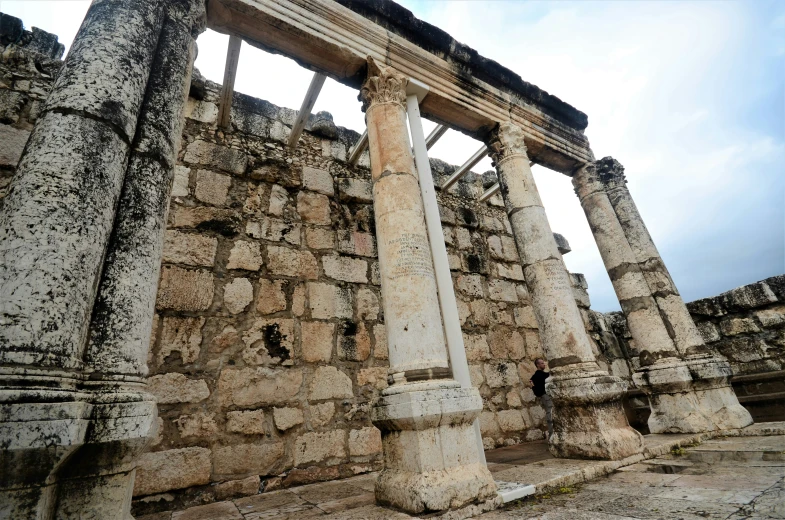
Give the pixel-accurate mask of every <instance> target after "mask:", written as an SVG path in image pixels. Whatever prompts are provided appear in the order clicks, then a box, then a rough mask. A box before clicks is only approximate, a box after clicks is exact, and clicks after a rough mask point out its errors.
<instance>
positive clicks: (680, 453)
mask: <svg viewBox="0 0 785 520" xmlns="http://www.w3.org/2000/svg"><path fill="white" fill-rule="evenodd" d="M686 453H687V450H685V449H684V448H682V447H681V446H674V447H673V448H671V455H673V456H675V457H681V456H683V455H685V454H686Z"/></svg>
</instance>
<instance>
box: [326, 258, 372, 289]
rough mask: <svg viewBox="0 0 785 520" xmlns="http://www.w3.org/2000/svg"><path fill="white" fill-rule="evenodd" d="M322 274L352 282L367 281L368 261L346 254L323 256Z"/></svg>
mask: <svg viewBox="0 0 785 520" xmlns="http://www.w3.org/2000/svg"><path fill="white" fill-rule="evenodd" d="M322 267H324V274H325V275H326V276H328V277H330V278H333V279H335V280H339V281H342V282H352V283H368V263H367V262H366V261H365V260H360V259H359V258H351V257H348V256H339V255H331V256H323V257H322Z"/></svg>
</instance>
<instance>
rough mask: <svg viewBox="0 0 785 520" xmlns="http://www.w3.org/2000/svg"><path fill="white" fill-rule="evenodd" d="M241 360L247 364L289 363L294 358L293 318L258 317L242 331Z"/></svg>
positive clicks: (291, 362)
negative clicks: (243, 346)
mask: <svg viewBox="0 0 785 520" xmlns="http://www.w3.org/2000/svg"><path fill="white" fill-rule="evenodd" d="M242 337H243V343H245V346H246V348H245V350H244V351H243V361H245V362H246V363H247V364H249V365H274V364H282V365H291V364H293V359H294V340H295V336H294V320H292V319H290V318H260V319H257V320H255V321H254V322H253V324H251V326H250V327H249V329H248V330H247V331H246V332H244V333H243V336H242Z"/></svg>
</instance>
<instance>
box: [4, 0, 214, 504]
mask: <svg viewBox="0 0 785 520" xmlns="http://www.w3.org/2000/svg"><path fill="white" fill-rule="evenodd" d="M203 18H204V2H203V0H186V1H177V2H165V1H160V0H157V1H147V0H96V1H94V2H93V4H92V6H91V7H90V10H89V11H88V13H87V16H86V18H85V20H84V22H83V24H82V27H81V28H80V30H79V33H78V34H77V37H76V39H75V41H74V45H73V47H72V49H71V52H70V53H69V55H68V58H67V59H66V62H65V65H64V67H63V70H62V71H61V74H60V76H59V77H58V80H57V82H56V83H55V85H54V87H53V90H52V92H51V93H50V95H49V97H48V98H47V101H46V104H45V107H44V111H43V115H42V116H41V117H40V118H39V120H38V122H37V123H36V126H35V128H34V129H33V132H32V134H31V138H30V141H29V142H28V145H27V147H26V149H25V152H24V154H23V156H22V159H21V161H20V163H19V166H18V169H17V173H16V176H15V177H14V180H13V182H12V189H11V192H10V194H9V196H8V197H7V199H6V203H5V205H4V207H3V212H2V214H0V248H2V249H0V255H1V256H2V258H0V344H2V345H3V349H2V351H0V360H2V363H3V368H0V382H1V384H2V389H0V398H1V399H2V406H3V416H2V418H0V444H2V445H3V447H4V453H3V469H2V471H0V517H4V516H6V515H8V516H9V517H13V518H49V517H57V518H87V517H90V518H125V517H127V516H128V515H129V510H130V499H131V492H132V488H133V475H134V467H135V464H134V458H135V456H136V455H138V454H139V452H140V451H141V450H142V449H143V448H144V446H145V445H146V443H147V441H148V440H149V438H150V437H151V435H152V433H153V429H154V424H155V417H156V408H155V403H154V401H153V399H152V398H151V396H149V395H148V394H146V393H145V392H144V382H143V376H144V373H145V367H144V360H145V357H146V349H147V338H142V337H141V336H143V335H144V333H145V331H146V333H147V334H148V335H149V326H150V322H151V319H152V305H150V302H149V298H144V297H143V295H149V294H152V295H154V294H155V285H156V283H157V275H156V274H155V271H157V263H158V262H160V244H158V242H160V232H161V231H162V230H160V231H156V230H155V229H153V230H151V231H150V232H149V233H148V232H147V231H146V230H150V228H151V227H152V228H156V226H158V225H160V223H161V222H163V220H162V219H163V218H164V214H163V213H161V211H160V210H161V209H162V208H163V210H164V211H165V208H166V205H165V204H163V205H162V204H161V203H160V201H161V200H166V195H164V196H161V195H160V194H158V195H157V196H156V194H155V193H154V192H157V191H159V192H160V191H161V190H163V191H164V192H165V193H166V194H168V190H169V185H170V183H171V169H172V168H173V166H174V161H175V157H176V156H175V154H176V149H177V146H178V145H177V143H178V140H179V133H180V124H181V123H180V118H181V117H182V116H181V112H182V107H183V103H184V95H185V94H184V93H185V92H186V90H185V88H186V84H187V83H186V81H187V78H188V77H189V76H190V67H191V62H192V59H193V56H192V52H191V51H190V49H191V47H192V45H193V36H192V34H191V33H192V30H193V29H197V30H199V28H201V26H202V25H203ZM171 132H175V135H172V134H171ZM129 158H130V161H129ZM121 194H122V195H121ZM134 197H137V198H134ZM146 197H152V198H153V201H152V202H146V203H147V204H148V205H145V204H140V203H139V201H140V198H146ZM129 230H133V231H137V234H136V236H134V235H133V233H128V231H129ZM156 233H158V234H156ZM156 244H157V245H156ZM156 251H157V253H156ZM140 260H144V261H143V262H141V264H142V265H141V267H140V268H141V269H142V270H144V268H145V267H147V266H148V264H150V265H152V264H155V267H154V268H153V272H150V271H145V275H146V276H144V277H142V276H140V275H139V271H137V272H134V271H133V269H136V268H137V266H134V267H133V269H130V268H129V266H130V265H131V264H133V263H134V262H138V261H140ZM114 262H117V265H115V264H114ZM101 273H103V275H102V274H101ZM101 276H103V279H102V278H101ZM99 286H100V292H101V295H102V299H101V301H100V302H99V304H96V296H97V293H98V291H99ZM126 291H129V292H128V297H127V299H126V300H125V301H122V298H120V297H119V296H120V295H122V294H125V292H126ZM145 307H149V309H147V310H145ZM91 322H92V324H91ZM131 331H133V333H131ZM140 331H141V332H140ZM66 459H67V460H66ZM55 497H56V498H55Z"/></svg>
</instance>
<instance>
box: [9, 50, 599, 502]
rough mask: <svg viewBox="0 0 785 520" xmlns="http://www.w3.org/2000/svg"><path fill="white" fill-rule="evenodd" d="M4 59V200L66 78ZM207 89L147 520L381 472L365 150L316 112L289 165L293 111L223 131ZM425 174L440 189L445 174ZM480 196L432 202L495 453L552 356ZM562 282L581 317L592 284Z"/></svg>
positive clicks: (194, 95) (181, 233)
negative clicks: (47, 103)
mask: <svg viewBox="0 0 785 520" xmlns="http://www.w3.org/2000/svg"><path fill="white" fill-rule="evenodd" d="M5 50H6V49H5V48H2V49H0V52H1V51H5ZM3 56H4V58H3V59H2V61H0V70H1V71H2V76H1V77H2V83H1V84H0V108H1V109H2V113H3V114H4V115H3V120H2V123H1V124H0V135H2V136H11V137H13V138H11V137H7V138H3V139H2V140H0V150H2V157H3V161H2V163H1V164H0V171H2V178H1V179H2V184H0V204H2V196H3V195H4V194H5V191H4V190H5V189H6V187H7V185H8V182H10V178H11V176H12V175H13V172H14V169H15V165H16V162H17V160H18V158H19V156H20V154H21V151H22V149H23V147H24V144H25V142H26V140H27V137H28V135H29V129H30V128H32V123H33V122H34V120H35V117H36V110H37V109H36V107H37V106H38V103H40V101H41V100H43V99H44V98H45V96H46V93H47V92H48V90H49V88H50V87H51V84H52V82H53V78H54V76H55V75H56V73H57V71H58V69H59V66H60V65H61V62H60V61H58V60H54V59H52V58H46V57H44V56H42V55H40V54H32V53H30V52H28V51H27V50H25V48H19V47H18V46H15V47H13V48H11V50H10V51H9V52H6V53H4V54H3ZM36 63H37V64H38V65H36ZM218 88H219V87H218V85H215V84H212V83H209V82H205V81H204V80H200V79H198V78H197V79H195V81H194V82H193V84H192V88H191V98H190V100H189V102H188V106H187V108H186V116H187V118H186V126H185V131H184V134H183V139H182V149H181V151H180V154H179V164H178V167H177V169H176V178H175V182H174V189H173V192H172V200H171V207H170V212H169V222H168V229H167V232H166V237H165V250H164V258H163V266H162V274H161V281H160V286H159V291H158V297H157V305H156V307H157V312H156V322H155V324H154V332H153V338H152V340H151V350H150V355H149V359H148V366H149V370H150V379H149V382H150V390H151V391H152V392H153V393H155V394H156V396H157V397H158V399H159V427H160V430H159V434H158V438H157V439H156V441H155V443H154V445H153V446H151V447H150V450H149V453H147V454H146V455H144V456H143V457H142V466H141V468H140V469H139V470H138V474H137V479H136V495H137V496H139V497H142V498H140V500H138V501H137V506H136V510H137V511H138V512H146V511H150V510H154V509H163V508H166V509H169V508H170V507H174V504H171V503H169V502H168V501H170V500H177V501H179V502H181V503H196V502H199V501H203V500H211V499H212V498H223V497H226V496H230V495H238V494H252V493H256V492H257V491H258V490H259V489H260V487H262V488H266V489H272V488H274V487H276V486H287V485H293V484H297V483H301V482H309V481H314V480H322V479H332V478H337V477H339V476H346V475H351V474H354V473H357V472H364V471H369V470H373V469H378V468H379V466H380V464H381V444H380V438H379V432H378V430H376V429H375V428H373V427H372V425H371V423H370V417H369V410H370V407H371V404H372V403H373V402H374V401H375V399H376V398H377V396H378V392H379V391H380V390H381V389H383V388H385V387H386V385H387V382H386V376H387V367H388V365H389V362H388V359H387V350H386V344H385V340H384V338H385V336H384V319H383V316H382V314H383V312H382V305H381V295H380V287H379V273H378V262H377V259H376V256H377V252H376V241H375V236H374V233H375V227H374V220H373V219H374V215H373V205H372V196H371V191H370V190H371V180H370V172H369V170H368V164H369V163H368V158H367V155H366V156H365V157H364V158H363V159H362V160H361V161H360V165H359V166H357V167H350V166H348V165H347V164H346V162H345V160H346V156H347V151H348V149H349V147H350V146H351V145H352V144H354V142H355V141H356V140H357V138H358V137H359V135H358V134H357V133H355V132H353V131H349V130H345V129H342V128H337V127H335V125H334V124H333V123H332V121H331V119H330V117H329V115H325V114H317V115H315V116H312V118H311V121H310V122H309V125H308V127H307V130H306V132H305V133H304V135H303V137H302V138H301V140H300V145H299V146H298V147H297V148H296V149H295V150H287V149H285V146H284V143H285V141H286V138H287V137H288V132H289V127H290V125H291V124H292V123H293V121H294V118H295V115H296V113H295V111H293V110H289V109H284V108H278V107H275V106H274V105H271V104H269V103H267V102H264V101H261V100H257V99H253V98H250V97H247V96H243V95H239V94H238V95H236V97H235V101H234V108H233V116H232V117H233V119H232V120H233V124H234V125H236V129H235V130H234V131H231V132H226V133H224V132H222V131H220V130H217V128H216V125H215V119H216V116H217V105H216V102H217V96H218ZM432 169H433V172H434V176H435V177H437V178H438V179H437V184H440V183H441V182H442V181H443V180H444V179H445V178H446V177H448V176H449V175H450V174H451V173H452V172H453V171H454V170H455V167H454V166H450V165H447V164H445V163H443V162H442V161H438V160H433V161H432ZM492 182H493V174H490V176H488V175H486V179H485V184H486V185H487V184H489V183H492ZM485 187H487V186H485ZM482 191H483V179H482V177H481V176H475V175H470V176H468V178H467V180H466V181H464V182H460V183H458V184H457V185H456V186H454V187H453V188H451V189H450V191H449V193H446V194H440V202H441V204H442V207H441V214H442V221H443V225H444V233H445V239H446V242H447V244H448V249H449V251H448V252H449V257H450V263H451V267H452V268H453V276H454V280H455V290H456V294H457V296H458V299H459V302H458V303H459V311H460V318H461V323H462V326H463V330H464V334H465V342H466V346H467V357H468V359H469V363H470V369H471V374H472V379H473V381H474V382H475V384H476V386H477V387H478V388H479V389H480V392H481V395H482V396H483V401H484V411H483V413H482V416H481V423H482V430H483V437H484V442H485V445H486V448H493V447H497V446H502V445H509V444H514V443H518V442H522V441H526V440H535V439H542V438H543V437H544V434H543V431H544V429H545V424H544V416H545V413H544V410H543V409H542V408H541V407H539V406H537V405H536V403H535V402H534V396H533V394H532V392H531V390H530V389H529V388H528V383H527V382H528V378H529V376H530V375H531V373H533V371H534V367H533V363H532V361H533V359H534V358H536V357H538V356H543V352H542V349H541V346H540V343H539V336H538V331H537V323H536V320H535V318H534V314H533V311H532V308H531V306H530V301H529V296H528V294H527V291H526V288H525V285H524V284H523V279H522V278H523V277H522V272H521V267H520V260H519V258H518V256H517V251H516V249H515V244H514V241H513V238H512V236H511V234H510V227H509V223H508V221H507V219H506V216H505V215H504V211H503V209H502V205H501V201H500V200H499V199H498V198H496V199H493V200H492V201H491V204H490V205H489V204H484V203H482V204H481V203H478V202H477V197H479V195H480V194H481V193H482ZM572 278H573V283H574V284H575V295H576V299H577V300H578V303H579V306H581V308H582V312H583V314H584V316H585V317H586V316H588V314H587V309H588V305H589V300H588V295H587V293H586V286H585V280H583V278H582V276H581V275H572ZM183 489H188V491H179V490H183Z"/></svg>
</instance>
